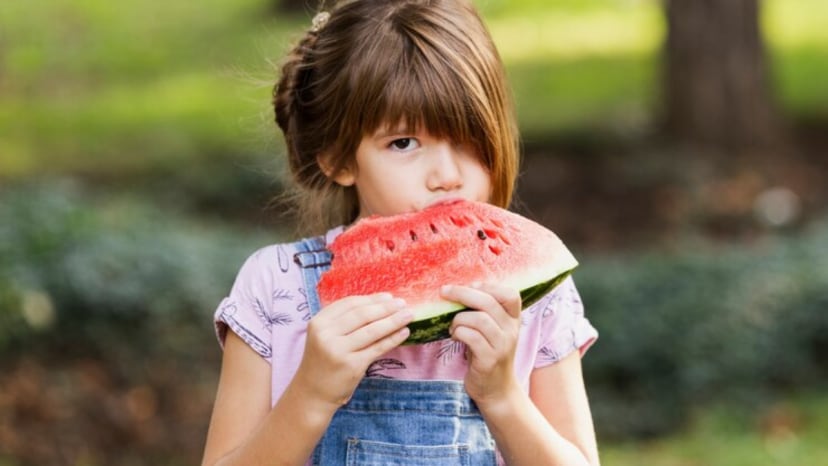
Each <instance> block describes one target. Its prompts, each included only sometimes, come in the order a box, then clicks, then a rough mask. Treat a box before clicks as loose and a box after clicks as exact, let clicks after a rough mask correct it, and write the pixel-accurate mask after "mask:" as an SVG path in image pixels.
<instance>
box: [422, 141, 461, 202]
mask: <svg viewBox="0 0 828 466" xmlns="http://www.w3.org/2000/svg"><path fill="white" fill-rule="evenodd" d="M426 184H427V187H428V189H429V190H431V191H440V190H442V191H452V190H455V189H458V188H460V187H461V186H463V174H462V171H461V169H460V163H459V154H457V151H456V149H455V148H454V147H453V145H452V144H450V143H448V142H443V143H440V144H437V145H436V146H435V147H434V149H433V150H432V151H430V153H429V169H428V176H427V179H426Z"/></svg>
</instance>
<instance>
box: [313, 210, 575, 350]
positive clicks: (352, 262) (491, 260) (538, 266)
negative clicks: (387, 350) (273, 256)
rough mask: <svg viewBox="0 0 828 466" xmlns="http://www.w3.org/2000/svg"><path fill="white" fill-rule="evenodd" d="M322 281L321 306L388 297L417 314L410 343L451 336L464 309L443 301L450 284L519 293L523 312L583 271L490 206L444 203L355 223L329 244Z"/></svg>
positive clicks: (551, 239)
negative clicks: (453, 323) (442, 293)
mask: <svg viewBox="0 0 828 466" xmlns="http://www.w3.org/2000/svg"><path fill="white" fill-rule="evenodd" d="M330 249H331V252H332V253H333V256H334V257H333V261H332V262H331V268H330V270H328V271H327V272H325V273H324V274H323V275H322V278H321V279H320V282H319V287H318V292H319V298H320V300H321V302H322V304H323V305H327V304H329V303H332V302H334V301H337V300H339V299H342V298H345V297H347V296H353V295H368V294H373V293H379V292H390V293H392V294H393V295H394V296H396V297H400V298H403V299H405V300H406V302H407V303H408V305H409V307H410V308H411V309H412V311H413V312H414V316H415V317H414V321H413V322H411V323H410V324H409V325H408V327H409V329H410V330H411V334H410V335H409V337H408V339H407V340H406V341H405V344H417V343H426V342H429V341H434V340H438V339H441V338H447V337H448V336H449V334H448V329H449V327H450V326H451V320H452V319H453V318H454V315H455V314H457V313H458V312H460V311H463V310H466V309H465V308H464V306H463V305H461V304H459V303H455V302H451V301H447V300H445V299H443V298H441V297H440V288H441V286H442V285H445V284H470V283H472V282H475V281H479V282H496V283H500V284H503V285H506V286H510V287H513V288H515V289H518V290H520V292H521V299H522V301H523V308H524V309H525V308H526V307H528V306H529V305H531V304H532V303H534V302H535V301H537V300H538V299H540V298H541V297H542V296H544V295H545V294H547V293H548V292H549V291H550V290H552V289H553V288H554V287H555V286H557V285H558V284H559V283H560V282H561V281H563V279H564V278H566V277H567V276H568V275H569V274H570V273H571V272H572V270H573V269H574V268H575V267H576V266H577V265H578V262H577V260H575V258H574V257H573V256H572V254H571V253H570V252H569V250H568V249H567V248H566V246H564V244H563V242H562V241H561V240H560V239H559V238H558V237H557V236H556V235H555V234H554V233H553V232H551V231H550V230H548V229H547V228H545V227H543V226H542V225H540V224H538V223H536V222H534V221H532V220H529V219H527V218H525V217H522V216H520V215H518V214H515V213H513V212H509V211H508V210H505V209H501V208H499V207H496V206H493V205H491V204H486V203H481V202H472V201H451V202H446V203H440V204H436V205H433V206H431V207H428V208H426V209H423V210H421V211H419V212H413V213H406V214H400V215H394V216H389V217H369V218H365V219H362V220H360V221H358V222H357V223H356V224H354V225H353V226H352V227H350V228H348V229H347V230H346V231H344V232H343V233H342V234H340V235H339V236H338V237H337V238H336V239H335V240H334V241H333V243H332V244H331V245H330Z"/></svg>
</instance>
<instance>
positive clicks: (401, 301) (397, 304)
mask: <svg viewBox="0 0 828 466" xmlns="http://www.w3.org/2000/svg"><path fill="white" fill-rule="evenodd" d="M391 306H392V307H394V308H396V309H402V308H404V307H405V300H404V299H402V298H395V299H394V300H393V301H391Z"/></svg>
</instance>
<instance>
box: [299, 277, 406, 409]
mask: <svg viewBox="0 0 828 466" xmlns="http://www.w3.org/2000/svg"><path fill="white" fill-rule="evenodd" d="M404 308H405V302H404V301H403V300H402V299H395V298H393V297H392V296H391V295H390V294H388V293H379V294H374V295H368V296H351V297H348V298H343V299H341V300H339V301H336V302H334V303H331V304H330V305H328V306H326V307H324V308H323V309H321V310H320V311H319V313H318V314H316V315H315V316H314V317H313V318H312V319H311V320H310V322H309V323H308V334H307V340H306V342H305V353H304V356H303V357H302V362H301V364H300V365H299V368H298V370H297V372H296V375H295V377H294V380H293V383H297V384H299V386H298V387H296V388H300V389H301V390H302V391H303V393H304V394H305V396H308V397H311V398H312V399H314V400H315V401H320V402H324V403H325V404H329V405H330V407H331V408H333V409H337V408H339V407H340V406H342V405H343V404H345V403H347V402H348V400H349V399H350V398H351V395H352V394H353V392H354V390H355V389H356V386H357V385H358V384H359V381H360V380H361V379H362V378H363V377H364V376H365V371H366V370H367V369H368V366H369V365H370V364H371V363H372V362H373V361H374V360H376V359H377V358H379V357H380V356H382V355H383V354H385V353H387V352H388V351H390V350H391V349H393V348H395V347H397V346H399V345H400V343H402V342H403V341H405V339H406V338H407V337H408V334H409V330H408V328H407V327H406V325H407V324H408V323H409V322H411V320H412V319H413V314H412V313H411V312H409V311H406V310H404ZM293 383H292V384H293Z"/></svg>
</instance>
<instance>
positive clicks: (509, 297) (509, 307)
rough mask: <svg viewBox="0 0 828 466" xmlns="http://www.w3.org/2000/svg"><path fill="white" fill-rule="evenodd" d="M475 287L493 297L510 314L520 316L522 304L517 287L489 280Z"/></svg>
mask: <svg viewBox="0 0 828 466" xmlns="http://www.w3.org/2000/svg"><path fill="white" fill-rule="evenodd" d="M476 288H477V289H479V290H481V291H483V292H485V293H488V294H489V295H490V296H491V297H493V298H494V299H495V301H497V302H498V303H500V305H501V306H502V307H503V309H505V310H506V312H507V313H508V314H509V315H510V316H512V317H518V316H520V311H521V309H522V307H523V304H522V301H521V299H520V291H518V290H517V289H515V288H513V287H510V286H504V285H501V284H498V283H491V282H484V283H482V284H478V285H477V286H476Z"/></svg>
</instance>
